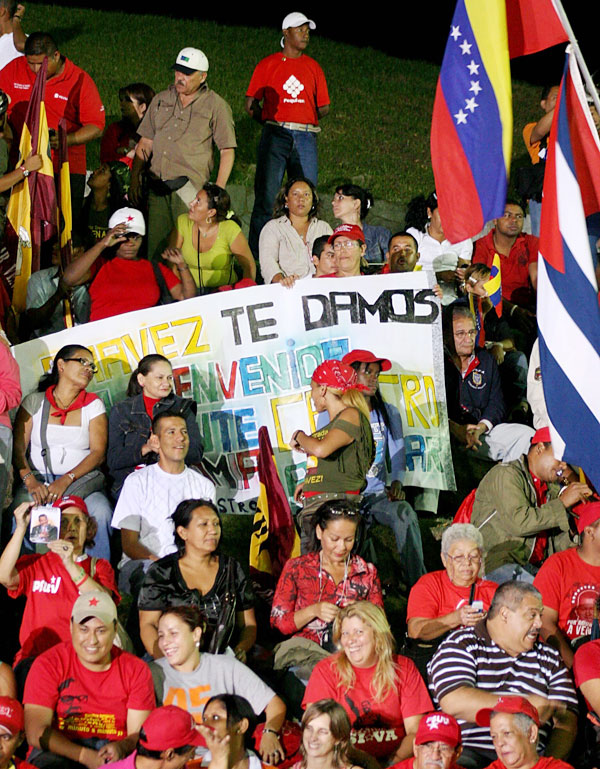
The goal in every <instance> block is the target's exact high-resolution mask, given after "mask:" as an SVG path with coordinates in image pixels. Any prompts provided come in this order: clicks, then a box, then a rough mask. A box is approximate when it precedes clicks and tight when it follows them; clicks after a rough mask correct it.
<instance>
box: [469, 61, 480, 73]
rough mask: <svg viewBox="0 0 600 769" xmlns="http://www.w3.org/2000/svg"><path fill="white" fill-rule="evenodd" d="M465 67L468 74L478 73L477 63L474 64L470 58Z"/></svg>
mask: <svg viewBox="0 0 600 769" xmlns="http://www.w3.org/2000/svg"><path fill="white" fill-rule="evenodd" d="M467 69H468V70H469V75H478V74H479V64H475V62H474V61H473V59H471V63H470V64H467Z"/></svg>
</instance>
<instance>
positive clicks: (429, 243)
mask: <svg viewBox="0 0 600 769" xmlns="http://www.w3.org/2000/svg"><path fill="white" fill-rule="evenodd" d="M428 227H429V225H427V227H426V229H427V230H428ZM407 232H408V233H409V234H410V235H412V236H413V237H414V238H415V240H416V241H417V244H418V246H419V261H418V263H417V264H419V265H421V267H422V269H424V270H434V271H435V272H444V271H446V270H455V269H456V267H457V265H458V261H459V259H462V260H464V261H466V262H470V261H471V256H472V255H473V243H472V241H471V240H461V242H460V243H450V241H449V240H442V242H441V243H440V242H439V241H437V240H436V239H435V238H432V237H431V235H430V234H429V232H428V231H426V232H421V231H420V230H417V229H416V228H415V227H409V228H408V230H407Z"/></svg>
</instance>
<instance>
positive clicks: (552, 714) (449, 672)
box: [427, 582, 577, 769]
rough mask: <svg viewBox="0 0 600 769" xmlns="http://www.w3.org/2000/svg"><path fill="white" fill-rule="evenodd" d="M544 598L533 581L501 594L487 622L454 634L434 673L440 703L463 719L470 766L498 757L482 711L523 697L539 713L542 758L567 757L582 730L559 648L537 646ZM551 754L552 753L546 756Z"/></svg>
mask: <svg viewBox="0 0 600 769" xmlns="http://www.w3.org/2000/svg"><path fill="white" fill-rule="evenodd" d="M542 609H543V606H542V597H541V595H540V594H539V592H538V591H537V590H536V589H535V588H534V587H533V585H530V584H528V583H526V582H505V583H504V584H503V585H500V587H499V588H498V589H497V590H496V593H495V595H494V598H493V600H492V603H491V606H490V609H489V612H488V616H487V619H484V620H481V621H480V622H478V623H477V624H476V625H474V626H473V627H468V628H459V629H457V630H454V631H453V632H452V633H450V635H449V636H448V637H447V638H446V639H445V640H444V641H442V643H441V644H440V646H439V648H438V650H437V651H436V653H435V654H434V656H433V658H432V659H431V661H430V662H429V665H428V666H427V672H428V674H429V686H430V690H431V691H432V693H433V695H434V703H435V704H438V703H439V706H440V707H441V708H442V710H444V712H446V713H450V714H451V715H453V716H454V717H455V718H457V719H458V721H459V723H460V725H461V729H462V742H463V755H462V756H461V760H460V762H461V764H462V765H463V766H468V767H472V768H473V769H477V768H478V767H485V766H487V765H488V764H489V763H490V762H491V761H493V760H494V759H495V758H496V754H495V752H494V747H495V745H494V743H493V741H492V738H491V737H490V732H489V730H488V729H486V728H482V727H481V726H478V725H477V724H478V722H477V714H478V713H479V711H481V709H482V708H490V709H492V710H493V709H494V707H495V706H496V705H497V703H498V698H499V697H503V696H504V695H510V694H517V695H520V696H523V697H525V698H526V699H527V700H528V701H529V702H530V703H531V704H532V705H533V706H534V707H535V709H536V711H537V713H538V717H539V722H540V724H542V725H543V727H542V729H541V730H540V741H541V743H542V752H545V754H546V755H547V756H553V757H554V758H561V759H563V758H566V757H567V756H568V755H569V751H570V750H571V747H572V746H573V742H574V741H575V735H576V731H577V729H576V726H577V695H576V694H575V687H574V685H573V681H572V678H571V675H570V673H569V671H568V670H567V668H566V667H565V665H564V663H563V661H562V660H561V658H560V654H559V652H558V651H556V649H553V648H552V647H550V646H548V645H547V644H545V643H542V642H541V641H539V640H538V634H539V632H540V629H541V627H542ZM544 748H545V751H544Z"/></svg>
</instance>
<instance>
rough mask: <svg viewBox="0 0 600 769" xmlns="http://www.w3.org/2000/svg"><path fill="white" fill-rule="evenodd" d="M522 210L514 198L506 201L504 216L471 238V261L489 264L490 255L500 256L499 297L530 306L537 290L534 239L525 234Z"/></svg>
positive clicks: (536, 256) (536, 241) (525, 306)
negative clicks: (479, 234)
mask: <svg viewBox="0 0 600 769" xmlns="http://www.w3.org/2000/svg"><path fill="white" fill-rule="evenodd" d="M523 220H524V214H523V209H522V208H521V206H520V205H519V204H518V203H515V202H514V201H511V200H509V201H507V202H506V205H505V207H504V215H503V216H501V217H499V218H498V219H496V220H495V221H494V224H495V227H494V229H493V230H491V231H490V232H488V234H487V235H486V236H485V237H483V238H480V239H479V240H477V241H475V248H474V250H473V264H476V263H482V264H487V266H488V267H491V266H492V262H493V260H494V254H499V255H500V268H501V274H502V298H503V299H508V300H509V301H510V302H513V303H514V304H517V305H519V307H524V308H531V309H533V308H534V306H535V291H536V289H537V260H538V239H537V238H536V237H535V236H533V235H525V234H523V232H522V229H523Z"/></svg>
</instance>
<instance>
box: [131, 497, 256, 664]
mask: <svg viewBox="0 0 600 769" xmlns="http://www.w3.org/2000/svg"><path fill="white" fill-rule="evenodd" d="M171 519H172V521H173V527H174V529H175V544H176V545H177V549H178V552H177V553H173V554H172V555H167V556H165V557H164V558H161V559H160V560H158V561H156V562H155V563H153V564H152V565H151V566H150V568H149V569H148V571H147V573H146V577H145V579H144V584H143V585H142V589H141V592H140V595H139V598H138V608H139V611H140V635H141V638H142V641H143V642H144V646H145V647H146V651H147V652H148V654H151V655H152V656H153V657H160V656H161V653H162V648H161V646H160V644H159V643H158V640H159V634H158V621H159V618H160V616H161V613H162V612H164V611H166V610H167V609H169V607H178V606H193V607H196V608H198V609H199V610H200V612H202V616H203V618H204V620H205V623H206V628H205V630H204V633H203V642H204V649H205V650H206V651H208V652H210V653H211V654H220V653H221V652H224V651H225V650H226V649H227V646H228V645H229V644H230V642H232V641H233V639H234V638H235V646H234V649H233V651H234V653H235V656H236V657H237V658H238V659H241V660H242V661H245V659H246V653H247V652H248V651H249V650H250V649H251V648H252V646H253V645H254V642H255V641H256V618H255V615H254V593H253V592H252V587H251V585H250V581H249V580H248V578H247V577H246V575H245V574H244V571H243V570H242V567H241V566H240V564H239V563H238V562H237V561H236V560H235V559H234V558H231V556H228V555H225V554H224V553H221V552H219V543H220V541H221V518H220V516H219V512H218V510H217V507H216V506H215V505H214V504H213V503H212V502H210V501H209V500H206V499H187V500H185V501H184V502H180V503H179V505H177V507H176V509H175V512H174V513H173V515H172V516H171Z"/></svg>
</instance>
